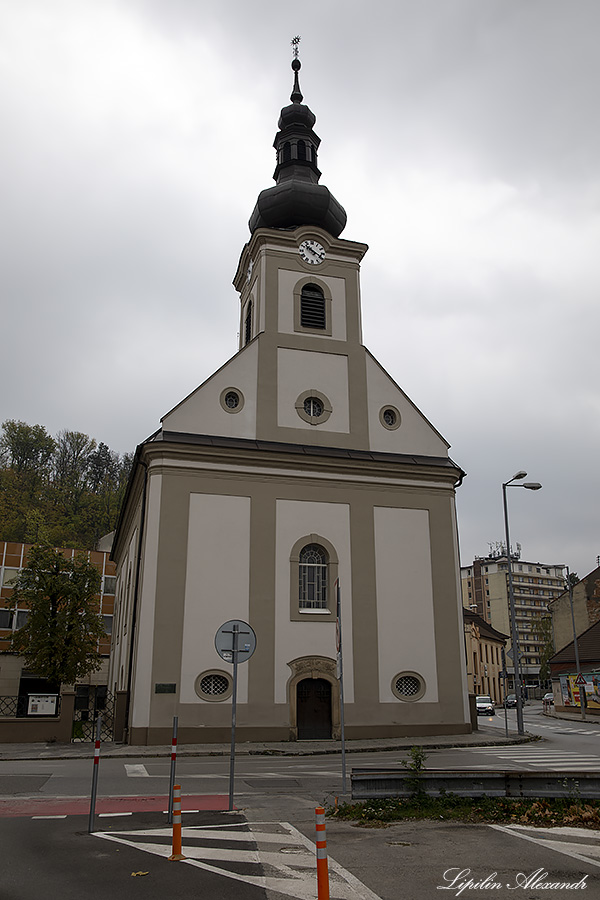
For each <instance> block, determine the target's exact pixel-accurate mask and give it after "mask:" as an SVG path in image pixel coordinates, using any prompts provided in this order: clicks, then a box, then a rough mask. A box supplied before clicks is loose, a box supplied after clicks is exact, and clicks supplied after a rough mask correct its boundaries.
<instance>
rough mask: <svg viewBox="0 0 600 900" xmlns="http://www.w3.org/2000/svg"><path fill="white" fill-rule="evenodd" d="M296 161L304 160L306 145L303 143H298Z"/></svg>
mask: <svg viewBox="0 0 600 900" xmlns="http://www.w3.org/2000/svg"><path fill="white" fill-rule="evenodd" d="M297 146H298V159H306V144H305V142H304V141H298V145H297Z"/></svg>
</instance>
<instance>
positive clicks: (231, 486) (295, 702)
mask: <svg viewBox="0 0 600 900" xmlns="http://www.w3.org/2000/svg"><path fill="white" fill-rule="evenodd" d="M293 43H294V51H295V52H294V59H293V61H292V70H293V88H292V93H291V97H290V100H291V103H290V104H289V105H288V106H285V107H284V108H283V109H282V110H281V115H280V117H279V122H278V131H277V134H276V136H275V141H274V147H275V154H276V165H275V172H274V180H275V185H274V186H272V187H270V188H267V189H266V190H264V191H262V192H261V193H260V194H259V196H258V199H257V202H256V206H255V208H254V211H253V212H252V215H251V217H250V221H249V227H250V238H249V240H248V242H247V244H246V245H245V246H244V248H243V249H242V253H241V256H240V260H239V263H238V267H237V271H236V274H235V277H234V280H233V283H234V286H235V288H236V290H237V292H238V294H239V298H240V329H239V330H240V341H239V347H238V350H237V352H236V354H235V355H234V356H233V357H232V358H231V359H230V360H228V361H227V362H226V363H225V364H224V365H223V366H221V368H219V369H218V370H217V371H216V372H214V373H213V374H212V375H211V376H210V377H209V378H208V379H207V380H206V381H205V382H204V383H203V384H201V385H200V386H199V387H197V388H196V389H195V390H194V391H192V393H191V394H189V396H188V397H186V398H185V399H184V400H182V401H181V402H180V403H179V404H178V405H177V406H175V407H174V408H173V409H171V410H170V411H169V412H168V413H167V414H166V415H165V416H163V418H162V420H161V425H162V427H161V428H160V429H159V431H157V432H156V434H154V435H153V436H152V437H151V438H149V439H148V440H147V441H145V442H144V443H143V444H141V445H140V446H139V447H138V450H137V453H136V458H135V463H134V470H133V474H132V478H131V481H130V484H129V487H128V493H127V497H126V501H125V508H124V510H123V513H122V515H121V519H120V522H119V526H118V529H117V534H116V537H115V544H114V550H113V555H114V558H115V559H116V560H117V564H118V573H119V576H118V588H117V591H118V596H117V611H116V614H115V621H116V622H117V626H116V629H115V635H114V637H113V655H112V659H111V672H110V679H111V683H110V686H111V689H113V690H129V691H130V716H129V739H130V742H131V743H138V744H146V743H150V744H152V743H161V742H162V743H164V742H166V740H167V739H168V735H169V734H170V732H169V728H170V723H171V722H172V716H173V715H178V716H179V735H180V741H181V742H182V743H185V742H197V741H203V742H204V741H223V740H226V739H227V734H228V729H229V721H230V704H229V702H228V701H229V700H230V697H231V691H232V678H231V666H230V665H229V664H228V663H227V662H224V661H223V660H222V659H221V658H220V657H219V656H218V655H217V653H216V651H215V647H214V635H215V633H216V631H217V629H218V628H219V627H220V626H221V625H222V624H223V622H224V621H227V620H232V619H239V620H242V621H244V622H248V623H249V624H250V625H251V626H252V628H253V629H254V631H255V633H256V637H257V649H256V652H255V653H254V655H253V656H252V658H251V659H250V660H249V662H248V663H247V664H245V665H244V666H243V667H240V669H241V671H240V674H239V679H240V680H239V691H238V707H237V710H238V712H237V716H238V730H237V734H238V736H239V739H240V740H263V741H264V740H266V741H269V740H303V739H306V740H309V739H311V738H317V737H318V738H320V739H327V738H339V736H340V721H341V707H340V703H341V692H340V684H339V681H338V678H337V672H336V584H337V583H338V581H339V585H340V592H341V609H342V620H343V635H344V673H345V678H344V697H345V703H344V710H345V733H346V737H347V738H348V739H352V738H369V737H392V736H400V735H425V734H440V733H460V732H466V731H469V730H470V728H471V726H470V722H469V710H468V704H467V695H466V669H465V662H464V641H463V622H462V607H461V600H460V588H459V572H460V569H459V560H458V542H457V528H456V511H455V505H454V498H455V488H456V486H457V485H458V484H459V483H460V481H461V479H462V476H463V474H464V473H463V472H462V470H461V469H460V468H459V467H458V466H457V465H456V463H454V462H453V461H452V460H451V459H450V457H449V456H448V449H449V445H448V443H447V442H446V441H445V440H444V438H443V437H442V436H441V435H440V434H439V433H438V431H437V430H436V429H435V428H434V427H433V425H432V424H431V423H430V422H429V421H428V420H427V418H426V417H425V416H424V415H423V413H421V412H420V410H419V409H418V408H417V407H416V406H415V404H414V403H413V402H412V401H411V400H410V399H409V398H408V397H407V395H406V394H405V393H404V391H403V390H402V389H401V388H400V387H399V385H398V384H396V382H395V381H394V380H393V378H392V377H391V376H390V375H389V374H388V373H387V372H386V371H385V369H383V367H382V366H381V365H380V364H379V363H378V362H377V360H376V359H375V358H374V357H373V356H372V354H371V353H369V351H368V350H367V349H366V347H365V346H364V344H363V338H362V327H361V295H360V265H361V262H362V260H363V257H364V256H365V253H366V252H367V246H366V244H363V243H360V242H357V241H352V240H348V239H345V238H342V237H341V234H342V232H343V230H344V227H345V224H346V213H345V211H344V209H343V207H342V206H341V205H340V203H339V202H338V201H337V200H336V198H335V197H334V196H333V195H332V193H331V192H330V191H329V190H328V189H327V187H325V185H323V184H321V183H320V177H321V173H320V171H319V168H318V164H317V163H318V150H319V144H320V140H319V137H318V136H317V134H316V132H315V130H314V127H315V122H316V118H315V115H314V113H313V112H312V111H311V110H310V109H309V107H308V106H306V105H305V104H304V103H303V96H302V92H301V90H300V78H299V73H300V60H299V59H298V53H297V43H295V42H293ZM401 342H402V336H401V335H399V336H398V352H399V354H400V353H401V351H402V343H401ZM132 573H133V575H132ZM135 573H137V575H135ZM133 576H135V577H133Z"/></svg>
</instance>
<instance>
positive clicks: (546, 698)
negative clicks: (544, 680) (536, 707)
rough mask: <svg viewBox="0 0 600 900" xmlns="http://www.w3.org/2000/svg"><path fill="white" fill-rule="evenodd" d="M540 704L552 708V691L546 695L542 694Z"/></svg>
mask: <svg viewBox="0 0 600 900" xmlns="http://www.w3.org/2000/svg"><path fill="white" fill-rule="evenodd" d="M542 703H551V704H552V706H554V694H553V693H552V691H549V692H548V693H547V694H544V696H543V697H542Z"/></svg>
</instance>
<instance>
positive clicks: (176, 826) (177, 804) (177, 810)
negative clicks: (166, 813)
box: [169, 784, 185, 860]
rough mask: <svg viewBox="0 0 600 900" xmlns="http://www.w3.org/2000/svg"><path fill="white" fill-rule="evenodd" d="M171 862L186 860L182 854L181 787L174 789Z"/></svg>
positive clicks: (176, 786) (177, 785) (178, 785)
mask: <svg viewBox="0 0 600 900" xmlns="http://www.w3.org/2000/svg"><path fill="white" fill-rule="evenodd" d="M169 859H170V860H180V859H185V856H184V855H183V854H182V852H181V785H180V784H176V785H175V786H174V788H173V853H172V854H171V856H169Z"/></svg>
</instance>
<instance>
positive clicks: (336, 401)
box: [277, 348, 350, 434]
mask: <svg viewBox="0 0 600 900" xmlns="http://www.w3.org/2000/svg"><path fill="white" fill-rule="evenodd" d="M277 375H278V392H277V424H278V425H279V426H281V427H283V428H299V429H301V430H304V431H313V432H314V431H315V430H316V426H314V425H311V424H310V423H309V422H304V421H303V420H302V419H301V418H300V417H299V416H298V413H297V412H296V400H297V398H298V397H299V395H300V394H302V393H303V392H304V391H307V390H310V389H311V388H315V389H317V390H318V391H320V392H321V393H323V394H325V396H326V397H327V398H328V399H329V400H330V401H331V405H332V407H333V412H332V413H331V416H330V418H329V419H328V420H327V422H326V423H325V430H326V431H329V432H331V431H335V432H342V433H345V434H347V433H348V432H349V430H350V418H349V417H350V410H349V395H348V357H347V356H346V355H345V354H336V353H325V352H323V353H313V352H310V351H307V350H290V349H287V348H280V349H279V351H278V353H277ZM321 427H322V426H318V427H317V430H318V429H320V428H321Z"/></svg>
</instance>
